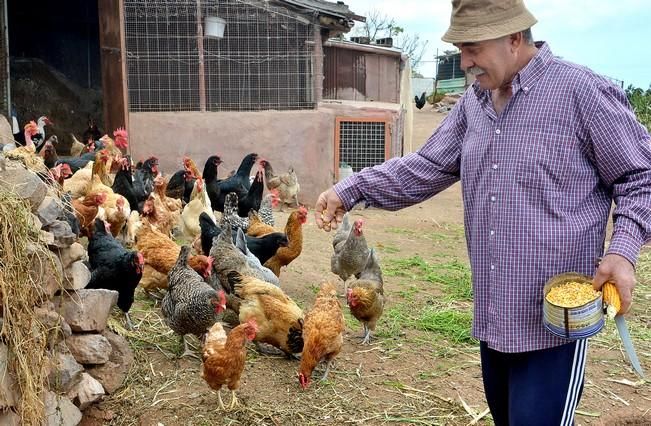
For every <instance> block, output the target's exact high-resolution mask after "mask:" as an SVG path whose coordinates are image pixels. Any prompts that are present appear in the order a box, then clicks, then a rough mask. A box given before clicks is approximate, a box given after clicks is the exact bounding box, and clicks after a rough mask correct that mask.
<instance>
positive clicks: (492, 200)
mask: <svg viewBox="0 0 651 426" xmlns="http://www.w3.org/2000/svg"><path fill="white" fill-rule="evenodd" d="M495 200H497V198H495V196H494V195H491V203H494V202H495Z"/></svg>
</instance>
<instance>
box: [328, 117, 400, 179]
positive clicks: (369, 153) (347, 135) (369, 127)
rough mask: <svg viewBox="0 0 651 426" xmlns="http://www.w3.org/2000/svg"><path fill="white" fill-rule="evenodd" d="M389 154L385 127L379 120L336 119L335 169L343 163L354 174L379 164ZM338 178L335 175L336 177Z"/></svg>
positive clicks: (389, 147)
mask: <svg viewBox="0 0 651 426" xmlns="http://www.w3.org/2000/svg"><path fill="white" fill-rule="evenodd" d="M390 152H391V142H390V132H389V124H388V121H387V120H383V119H356V118H342V117H338V118H337V122H336V129H335V170H336V171H337V172H338V170H339V165H340V163H346V164H348V165H350V166H351V167H352V168H353V171H354V172H358V171H360V170H362V169H363V168H364V167H371V166H375V165H377V164H381V163H383V162H384V161H385V160H387V159H388V158H389V155H390ZM337 178H338V176H337Z"/></svg>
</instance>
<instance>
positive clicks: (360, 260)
mask: <svg viewBox="0 0 651 426" xmlns="http://www.w3.org/2000/svg"><path fill="white" fill-rule="evenodd" d="M93 126H94V125H91V123H89V129H88V131H87V132H86V133H85V134H84V139H85V141H86V142H85V143H83V144H82V145H83V148H81V150H79V149H76V150H77V151H78V155H77V156H72V157H69V158H65V159H63V158H61V159H60V158H58V156H57V153H56V142H57V141H56V137H53V138H54V139H53V138H50V139H48V140H46V141H45V142H44V143H42V146H41V150H40V152H37V148H36V146H35V144H34V142H33V140H32V138H33V136H34V135H35V134H37V132H39V131H41V129H39V128H38V126H37V125H36V124H35V123H34V122H31V123H30V124H28V125H27V126H25V146H22V147H15V148H13V149H11V150H7V151H6V152H5V156H7V157H8V158H12V159H15V160H20V161H22V162H23V163H24V164H25V166H26V167H28V168H30V169H32V170H34V171H36V172H37V173H39V174H40V175H41V176H42V177H43V179H45V180H46V181H47V182H48V183H50V184H51V185H52V186H53V187H56V188H58V190H60V191H61V193H62V194H64V195H63V199H64V201H67V202H66V203H65V204H66V206H65V208H64V213H63V214H62V217H61V219H62V220H65V221H67V222H68V223H69V224H70V226H71V229H72V230H73V231H74V232H76V233H77V234H78V235H80V236H85V237H87V238H88V256H89V261H88V263H89V269H90V271H91V280H90V283H89V284H88V286H87V288H106V289H111V290H116V291H117V292H118V293H119V297H118V302H117V305H118V307H119V308H120V309H121V310H122V311H123V312H124V314H125V321H126V324H127V327H133V324H132V322H131V319H130V318H129V314H128V312H129V310H130V308H131V305H132V304H133V301H134V293H135V290H136V287H137V286H138V285H140V286H141V287H142V289H143V290H144V291H145V292H146V294H148V295H149V296H151V297H153V298H155V299H158V300H159V301H160V307H161V313H162V316H163V318H164V320H165V323H166V324H167V325H168V326H169V327H170V328H171V329H172V330H173V331H174V332H175V333H176V334H178V335H179V336H181V338H182V339H183V343H184V349H185V350H184V353H183V355H194V354H193V352H192V351H191V350H190V349H189V347H188V344H187V340H186V336H187V335H190V334H193V335H195V336H197V337H199V338H200V339H201V340H202V342H203V350H202V356H201V358H202V361H203V373H202V375H203V378H204V379H205V381H206V382H207V383H208V385H209V386H210V387H211V388H213V389H215V390H217V391H219V390H220V388H221V387H222V386H223V385H226V386H227V387H228V388H229V389H230V390H231V391H232V402H231V405H230V407H231V408H232V407H234V406H235V405H237V399H236V397H235V390H236V389H237V388H238V386H239V380H240V376H241V374H242V372H243V369H244V364H245V360H246V347H245V344H246V342H247V341H254V342H255V343H256V345H257V346H258V349H259V350H265V348H264V347H262V346H260V344H267V345H271V346H273V347H275V348H277V349H278V350H280V351H282V352H283V353H284V354H285V355H286V356H287V357H288V358H295V354H299V353H300V354H302V355H301V357H300V367H299V374H298V377H299V383H300V385H301V386H302V387H303V388H307V387H308V386H309V384H310V381H311V376H312V372H313V370H314V369H315V367H316V366H317V364H318V363H319V362H320V361H325V362H326V363H327V368H326V370H325V374H324V378H325V377H327V375H328V371H329V369H330V365H331V361H332V360H333V358H335V357H336V356H337V355H338V353H339V352H340V350H341V347H342V344H343V331H344V318H343V314H342V308H341V305H340V303H339V300H338V295H337V290H336V286H335V285H334V284H333V283H324V284H323V285H322V287H321V289H320V291H319V293H318V295H317V297H316V299H315V302H314V305H313V307H312V308H311V309H310V310H309V311H308V312H307V313H304V312H303V310H302V309H301V308H300V307H299V306H298V305H297V304H296V303H295V302H294V301H293V300H292V299H291V298H290V297H289V296H288V295H287V294H286V293H285V291H284V290H283V289H282V288H281V283H280V279H279V277H280V274H281V270H282V267H283V266H287V265H289V264H290V263H291V262H292V261H293V260H294V259H296V258H297V257H298V256H299V255H300V254H301V251H302V248H303V230H302V226H303V225H304V224H305V223H306V222H307V215H308V211H307V209H306V208H305V207H303V206H301V205H299V203H298V197H297V194H298V191H299V189H300V186H299V183H298V180H297V177H296V173H295V172H294V171H293V170H292V169H290V170H289V171H288V173H286V174H282V175H276V174H275V173H274V171H273V168H272V167H271V164H270V163H269V161H267V160H265V159H263V158H260V157H258V155H257V154H254V153H251V154H248V155H246V156H245V157H244V158H243V160H242V162H241V164H240V166H239V168H238V169H237V170H236V171H235V172H234V173H232V174H231V176H229V177H228V178H226V179H223V180H219V179H218V178H217V175H218V173H217V172H218V167H219V165H220V164H221V159H220V157H219V156H216V155H214V156H211V157H209V158H208V159H207V160H206V162H205V166H204V169H203V173H200V172H199V170H198V169H197V167H196V165H195V163H194V162H193V160H192V159H191V158H189V157H185V158H184V159H183V169H181V170H179V171H177V172H176V173H174V174H173V175H171V176H170V177H169V178H164V177H163V176H162V174H160V173H159V171H158V159H157V158H156V157H150V158H148V159H146V160H144V161H141V162H138V164H137V165H135V167H134V166H133V165H132V161H131V159H130V158H129V156H126V155H123V151H124V150H125V148H127V146H128V140H127V133H126V131H125V130H124V129H117V130H116V131H115V132H114V133H113V138H111V137H109V136H108V135H104V136H102V137H100V136H99V131H98V130H97V128H96V127H94V128H93ZM252 171H255V175H254V176H250V175H251V172H252ZM265 188H266V189H267V192H268V193H267V194H266V195H264V192H265ZM279 203H282V204H293V205H294V206H295V207H296V209H295V210H293V211H292V212H291V214H289V216H288V219H287V222H286V224H285V227H284V229H283V231H282V232H279V231H277V230H276V229H275V228H274V226H275V220H274V214H273V209H274V207H276V206H277V205H278V204H279ZM282 204H281V208H282ZM218 216H219V220H218V219H217V217H218ZM362 228H363V221H362V219H357V220H355V221H354V222H353V223H352V224H351V223H350V218H349V216H348V214H346V215H345V216H344V220H343V223H342V224H341V227H340V228H339V229H338V230H337V232H336V233H335V235H334V238H333V250H334V252H333V254H332V258H331V270H332V272H334V273H335V274H336V275H338V276H339V277H340V278H341V279H342V280H343V281H344V283H345V287H346V299H347V304H348V306H349V308H350V311H351V313H352V314H353V316H354V317H355V318H357V319H358V320H359V321H360V322H361V323H362V324H363V327H364V336H363V340H362V343H369V341H370V337H371V332H372V331H373V330H374V329H375V325H376V323H377V320H378V319H379V317H380V316H381V314H382V310H383V306H384V295H383V281H382V273H381V270H380V266H379V262H378V259H377V255H376V253H375V252H374V250H373V249H369V248H368V246H367V243H366V239H365V236H364V233H363V230H362ZM176 240H183V241H185V242H186V244H185V245H183V246H179V245H178V244H177V243H176ZM346 283H348V286H346ZM222 321H226V322H228V323H229V325H230V326H231V327H234V328H232V330H231V331H230V332H229V333H226V332H225V330H224V327H223V325H222ZM266 350H268V349H266ZM218 395H219V404H220V407H221V408H222V409H224V408H225V407H224V404H223V402H222V399H221V394H219V393H218Z"/></svg>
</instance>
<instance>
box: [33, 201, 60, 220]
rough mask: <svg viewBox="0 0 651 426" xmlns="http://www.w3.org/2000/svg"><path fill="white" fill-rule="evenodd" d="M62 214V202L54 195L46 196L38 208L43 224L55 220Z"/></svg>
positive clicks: (38, 214) (37, 213) (37, 211)
mask: <svg viewBox="0 0 651 426" xmlns="http://www.w3.org/2000/svg"><path fill="white" fill-rule="evenodd" d="M60 214H61V202H60V201H59V200H57V199H56V198H54V197H50V196H46V197H45V198H44V199H43V202H41V204H40V205H39V206H38V208H37V209H36V215H37V216H38V218H39V219H40V221H41V223H42V224H43V226H48V225H49V224H51V223H52V222H54V221H55V220H56V219H57V217H59V215H60Z"/></svg>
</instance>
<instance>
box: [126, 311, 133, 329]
mask: <svg viewBox="0 0 651 426" xmlns="http://www.w3.org/2000/svg"><path fill="white" fill-rule="evenodd" d="M124 319H125V321H126V323H127V329H128V330H133V329H135V327H134V326H133V323H132V322H131V317H130V316H129V312H125V313H124Z"/></svg>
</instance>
